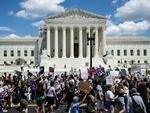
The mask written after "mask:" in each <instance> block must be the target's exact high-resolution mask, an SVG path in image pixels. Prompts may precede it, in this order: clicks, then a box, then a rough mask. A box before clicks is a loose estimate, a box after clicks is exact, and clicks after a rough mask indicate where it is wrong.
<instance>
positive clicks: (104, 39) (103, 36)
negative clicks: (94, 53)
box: [101, 27, 106, 56]
mask: <svg viewBox="0 0 150 113" xmlns="http://www.w3.org/2000/svg"><path fill="white" fill-rule="evenodd" d="M101 32H102V56H103V55H105V54H106V36H105V30H104V27H102V30H101Z"/></svg>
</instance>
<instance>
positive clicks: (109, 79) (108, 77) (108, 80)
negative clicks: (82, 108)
mask: <svg viewBox="0 0 150 113" xmlns="http://www.w3.org/2000/svg"><path fill="white" fill-rule="evenodd" d="M106 84H107V85H108V84H111V85H113V77H112V76H111V75H109V76H107V77H106Z"/></svg>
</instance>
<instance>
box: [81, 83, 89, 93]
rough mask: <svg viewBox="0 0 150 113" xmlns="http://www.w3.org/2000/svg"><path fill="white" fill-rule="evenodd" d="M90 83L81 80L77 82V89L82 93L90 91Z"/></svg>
mask: <svg viewBox="0 0 150 113" xmlns="http://www.w3.org/2000/svg"><path fill="white" fill-rule="evenodd" d="M91 87H92V86H91V84H90V83H89V82H85V81H81V82H80V83H79V90H81V91H83V92H84V93H90V91H91V90H92V89H91Z"/></svg>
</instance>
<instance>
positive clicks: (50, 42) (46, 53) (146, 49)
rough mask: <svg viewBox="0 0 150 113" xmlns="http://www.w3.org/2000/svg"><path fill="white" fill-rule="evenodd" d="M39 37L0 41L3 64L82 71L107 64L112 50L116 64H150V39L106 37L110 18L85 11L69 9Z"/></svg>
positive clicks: (50, 21)
mask: <svg viewBox="0 0 150 113" xmlns="http://www.w3.org/2000/svg"><path fill="white" fill-rule="evenodd" d="M44 21H45V24H46V25H45V27H44V28H43V29H42V31H41V35H40V36H39V37H38V38H34V37H28V38H27V37H21V38H12V37H5V38H0V53H1V54H0V57H1V59H0V64H4V63H6V62H7V63H9V64H13V63H14V61H15V60H16V59H17V58H23V59H25V61H26V63H27V64H31V63H34V64H35V65H37V64H38V65H40V66H45V67H50V66H51V67H55V68H70V67H76V68H82V67H83V66H86V67H89V65H90V44H89V43H90V41H88V38H93V37H94V41H93V42H92V61H93V66H99V65H103V64H104V62H103V56H105V54H106V51H108V52H109V53H110V54H111V55H112V56H113V58H114V59H115V61H116V63H123V64H127V63H138V64H140V63H150V57H149V56H150V39H149V38H146V37H136V36H134V37H133V36H132V37H131V36H126V37H125V36H124V37H122V36H120V37H117V36H116V37H106V36H105V28H106V21H107V18H106V17H104V16H101V15H96V14H93V13H91V12H87V11H84V10H81V9H71V10H66V11H65V12H63V13H60V14H57V15H54V16H49V17H47V18H45V19H44Z"/></svg>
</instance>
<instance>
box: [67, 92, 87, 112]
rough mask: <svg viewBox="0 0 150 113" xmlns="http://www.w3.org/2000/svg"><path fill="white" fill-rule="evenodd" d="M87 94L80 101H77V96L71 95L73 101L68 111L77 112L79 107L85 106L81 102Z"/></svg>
mask: <svg viewBox="0 0 150 113" xmlns="http://www.w3.org/2000/svg"><path fill="white" fill-rule="evenodd" d="M86 96H87V94H86V95H85V96H84V98H83V99H82V101H79V97H78V96H74V97H73V102H72V103H71V106H70V110H69V113H79V111H80V107H81V106H82V107H83V106H86V104H82V103H83V102H84V100H85V98H86Z"/></svg>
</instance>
